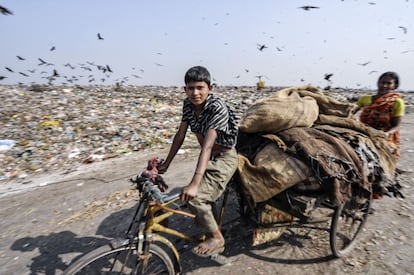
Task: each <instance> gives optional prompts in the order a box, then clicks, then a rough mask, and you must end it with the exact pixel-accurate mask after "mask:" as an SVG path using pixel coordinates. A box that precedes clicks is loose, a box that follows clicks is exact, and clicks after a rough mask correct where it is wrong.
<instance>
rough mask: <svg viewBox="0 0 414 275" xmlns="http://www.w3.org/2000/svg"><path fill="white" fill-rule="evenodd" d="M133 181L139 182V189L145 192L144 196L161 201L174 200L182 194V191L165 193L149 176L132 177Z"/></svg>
mask: <svg viewBox="0 0 414 275" xmlns="http://www.w3.org/2000/svg"><path fill="white" fill-rule="evenodd" d="M131 181H132V182H134V183H136V184H137V187H138V189H139V190H140V191H141V192H143V194H144V196H146V197H149V198H150V199H153V200H157V201H159V202H161V203H164V202H168V201H171V200H174V199H176V198H178V197H179V196H180V195H181V193H175V194H171V195H167V194H163V193H162V192H161V190H160V189H159V188H158V187H157V186H156V185H155V184H154V183H153V182H152V181H150V180H149V179H148V178H143V177H137V178H136V179H135V180H134V179H131Z"/></svg>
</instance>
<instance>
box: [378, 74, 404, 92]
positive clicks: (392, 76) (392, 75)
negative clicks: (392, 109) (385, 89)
mask: <svg viewBox="0 0 414 275" xmlns="http://www.w3.org/2000/svg"><path fill="white" fill-rule="evenodd" d="M384 77H391V78H392V79H394V83H395V89H397V88H398V86H399V85H400V77H399V76H398V74H397V73H395V72H385V73H383V74H382V75H380V77H379V78H378V82H379V81H381V79H383V78H384Z"/></svg>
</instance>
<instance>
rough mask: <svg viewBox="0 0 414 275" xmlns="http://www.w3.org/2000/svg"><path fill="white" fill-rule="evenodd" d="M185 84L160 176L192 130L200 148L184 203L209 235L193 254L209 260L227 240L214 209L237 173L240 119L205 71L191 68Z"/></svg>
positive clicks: (185, 192) (184, 194)
mask: <svg viewBox="0 0 414 275" xmlns="http://www.w3.org/2000/svg"><path fill="white" fill-rule="evenodd" d="M184 82H185V88H184V90H185V93H186V95H187V98H185V99H184V102H183V114H182V120H181V123H180V126H179V128H178V131H177V133H176V134H175V136H174V139H173V143H172V145H171V148H170V151H169V153H168V156H167V158H166V159H165V161H164V162H163V163H161V164H160V165H158V167H157V168H158V171H159V172H160V173H164V172H166V171H167V169H168V167H169V166H170V164H171V162H172V160H173V158H174V157H175V155H176V154H177V152H178V150H179V149H180V148H181V145H182V144H183V141H184V139H185V136H186V133H187V128H188V127H190V129H191V131H192V132H193V133H194V134H195V135H196V136H197V139H198V142H199V144H200V154H199V157H198V161H197V166H196V168H195V172H194V175H193V177H192V179H191V181H190V183H189V184H188V185H187V186H186V187H185V188H184V189H183V191H182V194H181V199H182V200H184V201H188V205H189V208H190V210H191V212H192V213H193V214H195V215H196V219H195V222H196V224H197V225H198V226H199V227H201V228H203V229H204V230H206V232H207V239H206V240H205V241H203V242H201V243H199V244H198V245H197V246H196V247H194V249H193V252H194V253H195V254H197V255H199V256H204V257H207V256H210V255H212V254H216V253H221V252H223V251H224V237H223V235H222V234H221V231H220V228H219V226H218V224H217V222H216V219H215V217H214V214H213V208H212V207H213V205H214V203H215V201H216V200H217V199H218V198H219V197H220V196H221V194H222V193H223V191H224V190H225V188H226V185H227V183H228V182H229V181H230V179H231V177H232V176H233V174H234V173H235V171H236V170H237V165H238V156H237V152H236V150H235V145H236V139H237V134H238V118H237V116H236V115H235V112H234V111H233V109H232V108H230V107H229V106H228V105H227V104H226V103H225V102H224V101H223V100H222V99H220V98H219V97H218V96H217V95H216V94H214V93H213V86H212V85H211V83H210V82H211V80H210V73H209V72H208V70H207V69H206V68H204V67H201V66H195V67H192V68H190V69H189V70H188V71H187V72H186V74H185V77H184Z"/></svg>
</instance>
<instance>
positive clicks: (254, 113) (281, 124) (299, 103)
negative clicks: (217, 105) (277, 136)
mask: <svg viewBox="0 0 414 275" xmlns="http://www.w3.org/2000/svg"><path fill="white" fill-rule="evenodd" d="M305 88H306V87H305ZM318 114H319V107H318V104H317V102H316V100H315V99H314V98H312V97H310V96H304V97H301V96H300V95H299V93H298V92H297V91H295V90H292V89H283V90H280V91H278V92H276V93H275V94H274V95H272V96H271V97H268V98H263V99H260V100H258V101H257V102H256V103H254V104H253V105H252V106H250V107H249V108H248V109H247V110H246V111H245V113H244V114H243V116H242V119H241V120H240V126H239V129H240V131H242V132H245V133H258V132H267V133H277V132H279V131H282V130H286V129H290V128H292V127H311V126H312V125H313V123H314V121H315V120H316V119H317V118H318Z"/></svg>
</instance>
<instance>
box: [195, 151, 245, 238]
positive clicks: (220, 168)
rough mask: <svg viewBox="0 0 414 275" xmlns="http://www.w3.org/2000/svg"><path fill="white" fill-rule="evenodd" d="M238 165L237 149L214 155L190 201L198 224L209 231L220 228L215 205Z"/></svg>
mask: <svg viewBox="0 0 414 275" xmlns="http://www.w3.org/2000/svg"><path fill="white" fill-rule="evenodd" d="M237 166H238V155H237V151H236V149H232V150H229V151H226V152H224V153H220V154H219V155H217V156H215V157H213V158H212V160H210V161H209V162H208V164H207V169H206V171H205V173H204V175H203V178H202V180H201V184H200V188H199V190H198V193H197V196H196V197H195V198H194V199H192V200H190V201H189V202H188V206H189V208H190V210H191V212H192V213H193V214H195V215H196V218H195V222H196V225H198V226H199V227H202V228H204V229H205V230H207V232H209V233H212V232H215V231H217V230H218V229H219V228H218V225H217V222H216V219H215V217H214V214H213V207H214V206H215V202H216V200H217V199H218V198H219V197H220V196H221V194H223V192H224V190H225V189H226V186H227V183H228V182H229V181H230V179H231V177H232V176H233V175H234V173H235V172H236V170H237Z"/></svg>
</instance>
